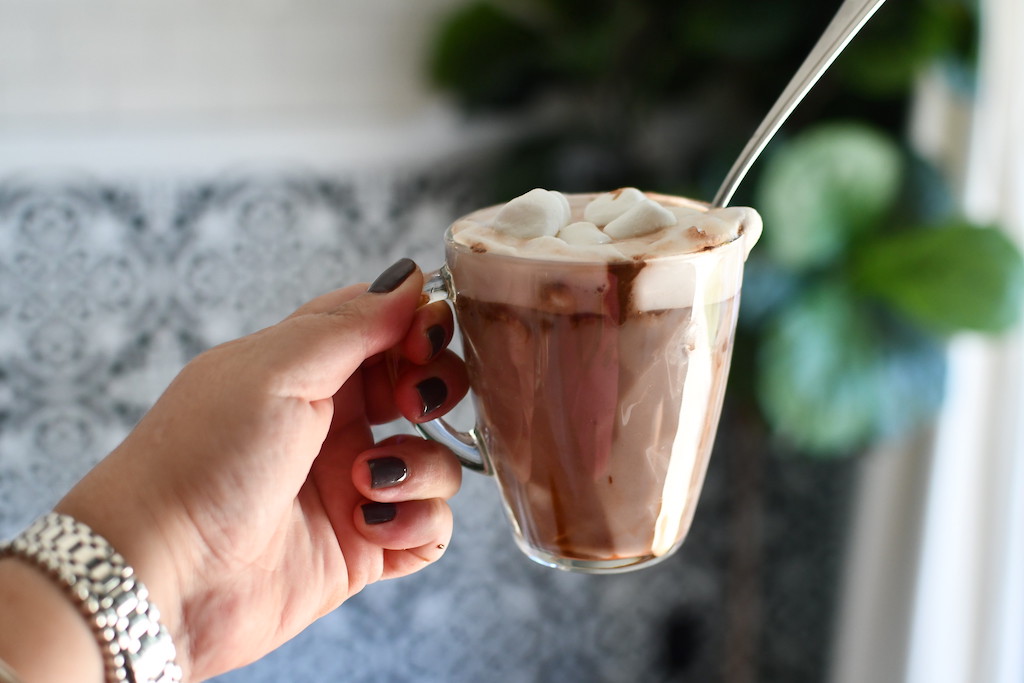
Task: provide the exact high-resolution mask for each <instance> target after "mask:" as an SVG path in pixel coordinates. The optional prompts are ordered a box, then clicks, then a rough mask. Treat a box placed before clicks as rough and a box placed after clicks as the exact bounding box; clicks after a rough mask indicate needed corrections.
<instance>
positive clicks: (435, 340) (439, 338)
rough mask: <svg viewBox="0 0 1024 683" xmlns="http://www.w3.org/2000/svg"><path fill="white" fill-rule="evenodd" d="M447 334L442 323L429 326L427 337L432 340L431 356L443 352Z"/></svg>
mask: <svg viewBox="0 0 1024 683" xmlns="http://www.w3.org/2000/svg"><path fill="white" fill-rule="evenodd" d="M445 336H446V335H445V332H444V328H443V327H441V326H440V325H431V326H430V327H428V328H427V339H428V340H429V341H430V357H431V358H433V357H434V356H436V355H437V354H439V353H441V349H442V348H444V338H445Z"/></svg>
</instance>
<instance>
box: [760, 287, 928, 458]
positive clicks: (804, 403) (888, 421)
mask: <svg viewBox="0 0 1024 683" xmlns="http://www.w3.org/2000/svg"><path fill="white" fill-rule="evenodd" d="M759 363H760V371H759V374H758V378H757V394H758V401H759V403H760V405H761V409H762V412H763V413H764V415H765V417H766V418H767V420H768V423H769V424H770V425H771V427H772V429H773V431H774V432H775V433H777V434H778V435H780V436H781V437H783V438H784V439H786V440H787V441H789V442H791V443H793V444H794V445H796V446H797V447H798V448H801V449H803V450H805V451H807V452H809V453H812V454H819V455H835V454H843V453H849V452H851V451H853V450H856V449H858V448H862V447H864V446H865V445H867V444H869V443H871V442H872V441H874V440H876V439H878V438H879V437H881V436H884V435H892V434H898V433H901V432H903V431H905V430H907V429H909V428H910V427H912V426H913V425H915V424H917V423H918V422H920V421H921V420H922V419H924V418H927V417H930V416H932V415H933V414H934V413H935V412H936V410H937V409H938V406H939V404H940V402H941V397H942V389H943V382H944V369H945V356H944V351H943V349H942V346H941V345H940V344H938V343H937V341H936V340H935V339H934V338H931V337H928V336H925V335H923V334H922V333H920V332H919V331H918V330H917V329H915V328H911V327H909V326H907V325H905V324H901V323H900V322H898V321H896V320H893V319H891V318H885V317H882V316H879V315H878V314H877V313H876V312H874V311H872V310H871V309H870V308H867V307H866V306H864V305H862V304H861V303H860V302H859V301H858V300H857V299H856V298H854V297H853V296H851V295H850V294H849V292H848V291H847V290H846V289H845V288H842V287H839V286H835V285H826V286H822V287H819V288H817V289H814V290H812V291H810V292H808V293H807V294H805V295H804V296H803V297H802V298H800V299H798V300H796V301H794V302H793V305H792V306H791V307H789V308H788V309H786V310H785V311H783V312H782V314H781V315H780V316H779V317H778V319H777V320H776V323H775V324H774V325H772V326H770V327H769V329H768V330H767V332H766V334H765V336H764V340H763V343H762V346H761V354H760V357H759Z"/></svg>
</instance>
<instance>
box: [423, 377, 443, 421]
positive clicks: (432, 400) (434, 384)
mask: <svg viewBox="0 0 1024 683" xmlns="http://www.w3.org/2000/svg"><path fill="white" fill-rule="evenodd" d="M416 391H417V392H418V393H419V395H420V401H422V402H423V412H422V413H420V415H426V414H427V413H431V412H433V411H435V410H437V409H438V408H440V407H441V406H442V405H444V401H445V399H446V398H448V387H447V386H446V385H445V383H444V380H442V379H440V378H438V377H431V378H429V379H425V380H423V381H422V382H420V383H419V384H417V385H416Z"/></svg>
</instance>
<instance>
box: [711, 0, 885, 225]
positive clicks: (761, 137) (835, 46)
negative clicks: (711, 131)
mask: <svg viewBox="0 0 1024 683" xmlns="http://www.w3.org/2000/svg"><path fill="white" fill-rule="evenodd" d="M883 2H885V0H844V2H843V4H842V5H840V7H839V11H838V12H836V16H835V17H834V18H833V19H832V21H831V23H829V25H828V27H827V28H826V29H825V32H824V33H823V34H822V36H821V38H819V39H818V42H817V43H816V44H815V45H814V49H813V50H811V53H810V54H809V55H807V59H805V60H804V63H803V64H801V65H800V69H799V70H797V72H796V74H794V76H793V79H792V80H791V81H790V82H789V85H787V86H786V89H785V90H783V91H782V94H781V95H779V99H778V100H776V101H775V104H774V106H772V108H771V110H770V111H769V112H768V115H767V116H765V119H764V121H762V122H761V125H760V126H759V127H758V129H757V130H756V131H755V132H754V135H753V137H752V138H750V142H748V143H747V146H746V147H744V148H743V152H742V153H740V156H739V158H738V159H736V162H735V163H734V164H733V165H732V168H731V169H730V170H729V173H728V175H726V177H725V180H724V181H723V182H722V186H721V187H719V188H718V193H717V194H715V198H714V200H713V201H712V202H711V204H712V206H718V207H721V206H726V205H727V204H728V203H729V200H730V199H732V195H733V193H734V192H735V191H736V188H737V187H738V186H739V184H740V181H742V180H743V177H744V176H745V175H747V171H749V170H750V167H751V166H752V165H753V163H754V161H755V160H756V159H757V157H758V156H760V155H761V152H763V151H764V148H765V146H766V145H767V144H768V141H769V140H771V139H772V137H773V136H774V135H775V133H776V132H778V130H779V128H780V127H781V126H782V124H783V122H784V121H785V120H786V119H788V118H789V115H790V114H792V113H793V110H794V109H796V106H797V105H798V104H800V101H801V100H803V99H804V96H805V95H806V94H807V92H808V91H809V90H810V89H811V88H812V87H814V84H815V83H817V82H818V79H819V78H820V77H821V74H823V73H824V72H825V69H827V68H828V67H829V66H830V65H831V64H832V62H833V61H835V58H836V57H838V56H839V53H840V52H842V51H843V49H844V48H845V47H846V46H847V44H849V42H850V40H852V39H853V37H854V36H855V35H857V32H858V31H860V29H861V28H862V27H863V26H864V24H865V23H867V21H868V19H870V18H871V15H873V14H874V13H875V10H877V9H878V8H879V7H881V5H882V3H883Z"/></svg>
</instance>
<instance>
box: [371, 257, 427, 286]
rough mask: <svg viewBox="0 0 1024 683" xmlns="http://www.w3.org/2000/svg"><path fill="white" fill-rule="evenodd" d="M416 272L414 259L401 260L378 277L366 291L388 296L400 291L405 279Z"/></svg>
mask: <svg viewBox="0 0 1024 683" xmlns="http://www.w3.org/2000/svg"><path fill="white" fill-rule="evenodd" d="M414 270H416V263H415V262H414V261H413V260H412V259H407V258H403V259H399V260H398V261H396V262H395V263H394V264H393V265H391V266H390V267H388V269H387V270H385V271H384V272H383V273H381V274H380V275H378V276H377V279H376V280H374V281H373V284H371V285H370V287H369V288H368V289H367V290H366V291H367V292H370V293H372V294H387V293H388V292H393V291H395V290H396V289H398V285H400V284H402V283H403V282H405V279H406V278H407V277H409V276H410V275H412V271H414Z"/></svg>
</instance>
